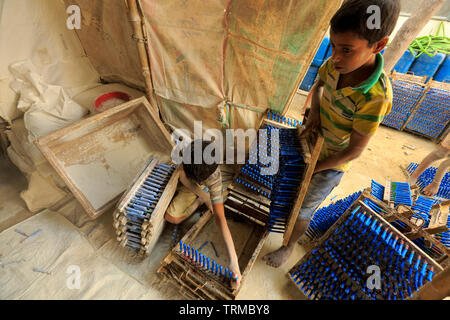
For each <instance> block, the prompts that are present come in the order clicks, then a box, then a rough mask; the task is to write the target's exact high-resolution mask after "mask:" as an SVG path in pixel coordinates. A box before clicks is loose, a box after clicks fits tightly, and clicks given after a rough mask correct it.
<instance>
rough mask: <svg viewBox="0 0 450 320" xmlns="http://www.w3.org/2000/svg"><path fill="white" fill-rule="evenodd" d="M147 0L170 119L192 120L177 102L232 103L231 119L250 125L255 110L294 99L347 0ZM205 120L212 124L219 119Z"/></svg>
mask: <svg viewBox="0 0 450 320" xmlns="http://www.w3.org/2000/svg"><path fill="white" fill-rule="evenodd" d="M140 3H141V5H142V8H143V11H144V13H145V15H146V18H147V29H148V35H149V41H148V47H149V52H150V62H151V75H152V80H153V86H154V90H155V93H156V94H157V95H159V96H160V97H161V98H164V99H165V100H162V106H160V107H162V108H163V109H164V113H165V114H167V115H168V118H167V121H168V122H169V124H171V125H173V126H174V127H183V128H184V127H187V126H189V125H188V124H187V123H186V122H184V121H182V119H181V118H176V117H173V116H172V117H171V116H170V114H173V113H174V112H173V110H171V111H167V109H174V108H180V106H177V105H175V104H174V103H173V102H175V103H178V104H180V105H185V106H190V107H191V108H193V107H194V106H196V107H197V108H198V107H201V108H207V109H210V108H211V109H214V108H223V107H224V106H225V105H227V106H228V107H230V108H231V109H232V111H231V112H230V115H231V116H230V117H228V119H227V123H226V125H228V126H229V127H231V128H233V127H235V126H236V127H241V128H248V127H255V126H256V125H257V123H259V119H260V118H261V115H256V116H248V115H249V110H251V111H252V112H253V113H254V112H255V111H256V112H258V111H259V112H264V111H265V110H266V109H267V108H270V109H272V110H275V111H278V112H281V111H283V110H284V108H285V107H286V106H287V104H288V103H289V101H290V99H291V97H292V95H293V94H294V93H295V91H296V89H297V87H298V85H299V82H300V80H301V78H303V76H304V74H305V73H306V71H307V68H308V67H309V63H310V62H311V60H312V58H313V56H314V53H315V50H316V49H317V47H318V45H319V44H320V41H321V40H322V37H323V35H324V34H325V32H326V29H327V28H328V23H329V20H330V18H331V16H332V14H333V13H334V12H335V11H336V10H337V8H338V7H339V5H340V3H341V1H338V0H336V1H326V0H317V1H307V0H280V1H267V0H252V1H248V0H245V1H244V0H210V1H202V0H190V1H186V0H166V1H153V0H141V1H140ZM171 101H173V102H171ZM174 106H175V107H174ZM242 107H244V108H245V107H249V108H248V110H244V109H242ZM233 109H235V110H233ZM219 113H220V112H219ZM194 116H195V113H193V115H192V116H191V120H192V118H193V117H194ZM204 121H205V120H204ZM206 121H207V122H208V124H206V127H214V126H215V125H214V124H210V123H209V122H210V121H211V120H210V119H207V120H206ZM216 121H218V120H217V119H216ZM236 127H235V128H236Z"/></svg>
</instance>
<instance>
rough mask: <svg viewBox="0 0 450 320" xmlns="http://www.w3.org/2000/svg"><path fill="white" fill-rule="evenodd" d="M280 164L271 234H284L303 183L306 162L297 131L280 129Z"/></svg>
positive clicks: (271, 200)
mask: <svg viewBox="0 0 450 320" xmlns="http://www.w3.org/2000/svg"><path fill="white" fill-rule="evenodd" d="M279 135H280V149H279V152H280V158H279V159H280V162H279V170H278V173H277V174H276V176H275V180H274V182H273V187H272V192H271V194H270V218H269V221H268V230H269V232H275V233H284V232H285V229H286V225H287V223H288V219H289V217H290V213H291V210H292V207H293V205H294V203H295V201H296V196H297V193H298V191H299V189H300V187H301V183H302V181H303V173H304V170H305V166H306V165H305V162H304V160H303V154H302V148H301V144H300V140H299V138H298V134H297V130H296V129H279Z"/></svg>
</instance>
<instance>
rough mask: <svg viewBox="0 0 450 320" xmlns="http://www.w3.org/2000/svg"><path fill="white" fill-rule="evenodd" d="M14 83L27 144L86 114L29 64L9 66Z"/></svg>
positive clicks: (19, 63) (26, 62)
mask: <svg viewBox="0 0 450 320" xmlns="http://www.w3.org/2000/svg"><path fill="white" fill-rule="evenodd" d="M9 69H10V72H11V73H12V74H13V76H14V78H15V80H14V81H13V82H11V85H10V86H11V89H12V90H13V91H15V92H16V93H18V94H19V101H18V104H17V108H18V109H19V110H20V111H22V112H24V122H25V128H27V129H28V131H29V139H30V141H33V140H35V139H36V138H38V137H40V136H43V135H47V134H49V133H51V132H53V131H56V130H58V129H61V128H64V127H66V126H68V125H70V124H72V123H74V122H76V121H78V120H80V119H81V118H82V117H83V116H84V115H86V114H87V113H88V110H87V109H85V108H83V107H82V106H80V105H79V104H77V103H76V102H75V101H73V100H72V99H71V98H70V97H69V95H68V94H67V93H66V91H65V90H64V89H63V88H62V87H60V86H54V85H49V84H46V83H45V82H44V81H42V78H41V76H40V75H39V74H38V72H37V71H36V68H35V67H34V65H33V64H32V63H31V62H30V61H29V60H26V61H21V62H18V63H14V64H12V65H10V68H9Z"/></svg>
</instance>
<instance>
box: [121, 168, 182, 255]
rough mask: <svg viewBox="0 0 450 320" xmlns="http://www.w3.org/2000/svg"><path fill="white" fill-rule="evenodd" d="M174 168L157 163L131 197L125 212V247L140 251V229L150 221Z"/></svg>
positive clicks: (141, 230) (141, 231)
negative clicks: (145, 222)
mask: <svg viewBox="0 0 450 320" xmlns="http://www.w3.org/2000/svg"><path fill="white" fill-rule="evenodd" d="M174 170H175V167H174V166H171V165H167V164H164V163H158V164H157V165H155V167H154V168H153V170H152V172H151V173H150V174H149V176H148V177H147V178H146V179H145V181H144V182H143V183H142V185H141V186H140V187H139V189H138V191H137V192H136V193H135V194H134V195H133V196H132V197H131V199H130V201H129V203H128V205H127V206H126V207H125V212H126V220H127V222H126V224H125V226H126V232H125V234H126V237H127V242H126V244H125V246H126V247H128V248H130V249H134V250H136V251H139V250H141V249H142V246H143V243H142V240H143V239H142V238H143V236H142V235H143V234H144V233H145V231H143V229H142V225H143V223H144V221H148V220H150V217H151V215H152V213H153V210H155V208H156V206H157V204H158V201H159V199H160V197H161V195H162V194H163V192H164V189H165V187H166V185H167V183H168V182H169V180H170V177H171V176H172V173H173V172H174Z"/></svg>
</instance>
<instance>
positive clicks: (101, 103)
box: [94, 91, 131, 112]
mask: <svg viewBox="0 0 450 320" xmlns="http://www.w3.org/2000/svg"><path fill="white" fill-rule="evenodd" d="M113 99H117V100H122V101H123V102H120V101H117V104H112V105H111V106H108V105H105V103H106V102H108V101H111V100H113ZM130 100H131V98H130V96H129V95H128V94H126V93H124V92H120V91H112V92H108V93H105V94H102V95H101V96H99V97H98V98H97V99H95V102H94V107H95V110H96V111H97V112H102V111H105V110H107V109H110V108H112V107H115V106H117V105H119V104H122V103H124V102H127V101H130Z"/></svg>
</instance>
